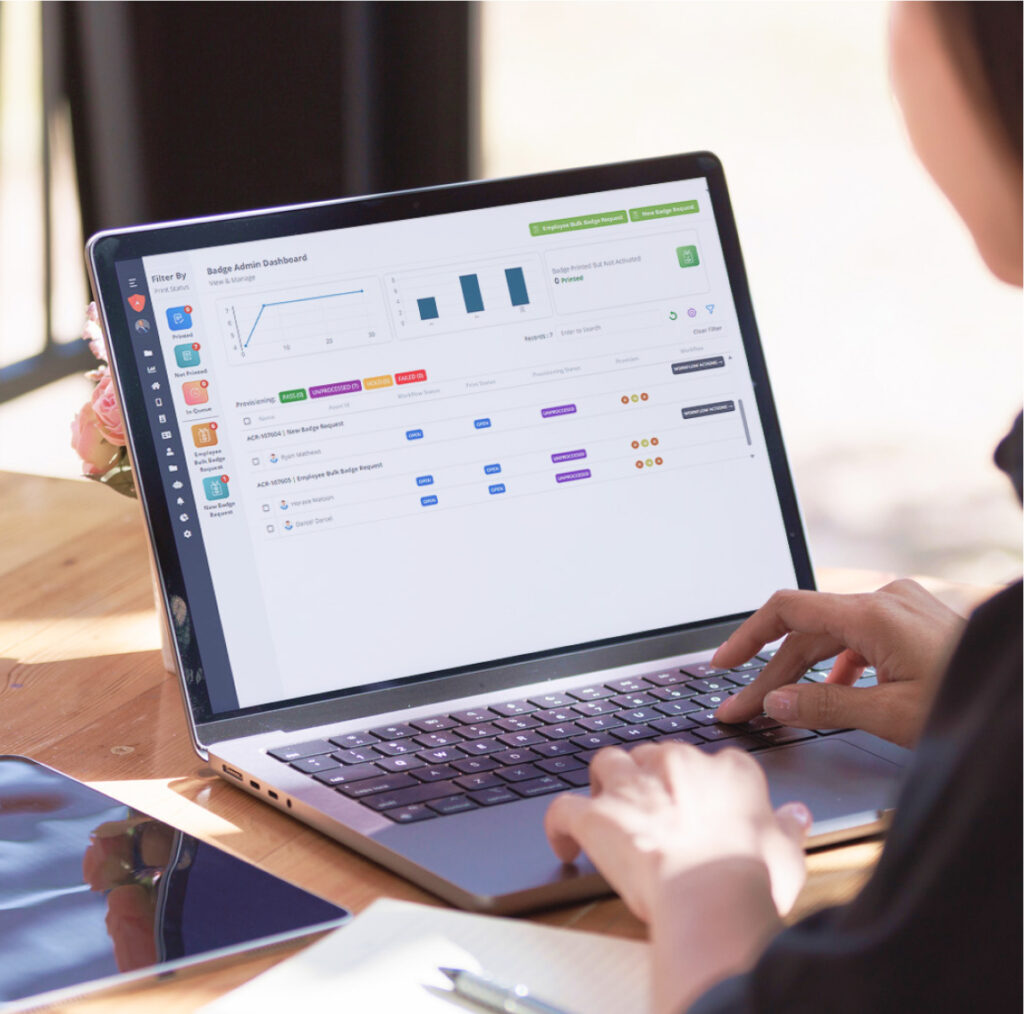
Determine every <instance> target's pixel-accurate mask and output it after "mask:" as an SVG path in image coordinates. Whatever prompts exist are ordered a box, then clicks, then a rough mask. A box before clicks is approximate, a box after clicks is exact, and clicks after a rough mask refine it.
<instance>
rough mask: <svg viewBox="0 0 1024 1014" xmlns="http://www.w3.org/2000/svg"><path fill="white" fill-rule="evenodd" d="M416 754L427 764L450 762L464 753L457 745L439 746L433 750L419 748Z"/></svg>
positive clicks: (463, 755)
mask: <svg viewBox="0 0 1024 1014" xmlns="http://www.w3.org/2000/svg"><path fill="white" fill-rule="evenodd" d="M416 756H417V757H419V759H420V760H421V761H424V762H425V763H427V764H450V763H451V762H452V761H455V760H458V759H459V758H460V757H465V756H466V754H465V753H464V752H463V751H462V750H460V749H459V748H458V747H457V746H439V747H436V748H435V749H433V750H420V752H419V753H418V754H416Z"/></svg>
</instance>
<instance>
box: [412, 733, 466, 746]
mask: <svg viewBox="0 0 1024 1014" xmlns="http://www.w3.org/2000/svg"><path fill="white" fill-rule="evenodd" d="M415 742H417V743H419V744H420V746H426V747H436V746H452V745H453V744H454V743H461V742H463V740H462V737H461V736H459V735H458V734H457V733H456V732H454V731H452V730H448V731H446V732H425V733H423V735H422V736H416V737H415Z"/></svg>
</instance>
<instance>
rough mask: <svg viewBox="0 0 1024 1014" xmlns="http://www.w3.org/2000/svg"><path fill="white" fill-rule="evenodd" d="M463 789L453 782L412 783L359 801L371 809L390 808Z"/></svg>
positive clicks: (456, 792) (451, 794)
mask: <svg viewBox="0 0 1024 1014" xmlns="http://www.w3.org/2000/svg"><path fill="white" fill-rule="evenodd" d="M465 791H466V790H465V789H460V788H459V786H458V785H456V784H455V782H427V783H425V784H424V785H414V786H412V787H411V788H408V789H395V791H394V792H378V793H377V794H376V795H373V796H364V797H363V798H362V799H360V800H359V802H360V803H362V804H363V806H369V807H370V808H371V809H373V810H390V809H391V808H392V807H395V806H408V804H409V803H425V802H426V801H427V800H428V799H440V798H441V797H442V796H455V795H458V794H459V793H461V792H465Z"/></svg>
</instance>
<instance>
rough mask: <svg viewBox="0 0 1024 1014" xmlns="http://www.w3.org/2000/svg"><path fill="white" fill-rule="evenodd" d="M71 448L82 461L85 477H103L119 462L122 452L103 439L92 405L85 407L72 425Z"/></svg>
mask: <svg viewBox="0 0 1024 1014" xmlns="http://www.w3.org/2000/svg"><path fill="white" fill-rule="evenodd" d="M71 446H72V447H73V448H74V449H75V453H76V454H77V455H78V456H79V457H80V458H81V459H82V474H83V475H103V474H105V473H106V472H107V471H109V470H110V469H111V468H112V467H113V465H114V463H115V462H116V461H117V459H118V457H119V455H120V453H121V451H120V450H119V449H118V448H117V447H114V445H113V444H110V443H108V442H107V441H106V440H104V439H103V434H102V433H101V432H100V426H99V420H98V419H97V418H96V413H95V412H94V411H93V409H92V405H83V406H82V409H81V411H80V412H79V413H78V415H77V416H75V418H74V420H73V421H72V423H71Z"/></svg>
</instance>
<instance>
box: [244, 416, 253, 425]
mask: <svg viewBox="0 0 1024 1014" xmlns="http://www.w3.org/2000/svg"><path fill="white" fill-rule="evenodd" d="M242 422H243V423H244V424H245V425H246V426H251V425H252V420H251V419H250V418H249V417H248V416H246V417H245V418H244V419H243V420H242Z"/></svg>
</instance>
